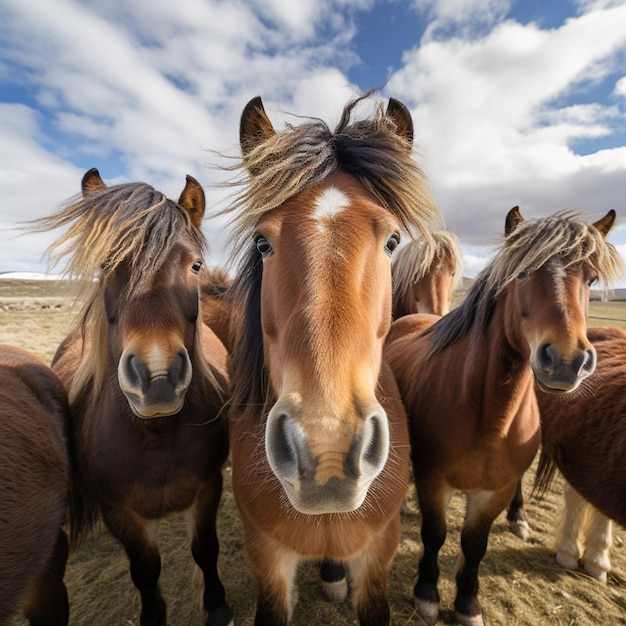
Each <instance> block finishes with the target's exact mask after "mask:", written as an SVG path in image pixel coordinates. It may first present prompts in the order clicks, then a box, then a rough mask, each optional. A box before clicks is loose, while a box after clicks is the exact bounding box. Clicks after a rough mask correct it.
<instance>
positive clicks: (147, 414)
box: [126, 397, 185, 420]
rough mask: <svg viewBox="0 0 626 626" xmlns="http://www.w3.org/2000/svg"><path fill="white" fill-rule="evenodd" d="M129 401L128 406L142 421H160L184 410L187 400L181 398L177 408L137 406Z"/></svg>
mask: <svg viewBox="0 0 626 626" xmlns="http://www.w3.org/2000/svg"><path fill="white" fill-rule="evenodd" d="M126 399H127V400H128V405H129V406H130V408H131V410H132V412H133V413H134V414H135V415H136V416H137V417H138V418H139V419H142V420H150V419H158V418H159V417H171V416H172V415H176V413H179V412H180V410H181V409H182V408H183V403H184V401H185V398H184V397H183V398H181V399H180V402H179V403H178V404H177V405H176V406H171V407H170V406H161V405H139V406H138V405H137V403H135V402H133V400H131V399H130V398H128V397H127V398H126Z"/></svg>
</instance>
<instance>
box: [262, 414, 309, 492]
mask: <svg viewBox="0 0 626 626" xmlns="http://www.w3.org/2000/svg"><path fill="white" fill-rule="evenodd" d="M303 446H304V447H306V444H305V442H304V433H303V432H302V430H301V429H300V427H299V426H298V424H297V423H296V422H295V421H294V420H293V419H291V417H290V416H289V415H287V414H286V413H281V414H279V415H273V416H270V417H269V418H268V422H267V431H266V435H265V448H266V451H267V458H268V461H269V463H270V467H271V468H272V470H273V471H274V473H275V474H276V475H277V476H280V477H282V478H286V479H292V480H293V479H294V478H296V476H298V474H301V473H303V472H306V471H307V470H308V471H310V469H311V468H310V467H308V465H309V464H308V463H307V462H306V455H302V454H298V450H299V448H302V447H303ZM301 457H304V458H301Z"/></svg>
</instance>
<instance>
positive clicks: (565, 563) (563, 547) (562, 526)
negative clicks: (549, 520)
mask: <svg viewBox="0 0 626 626" xmlns="http://www.w3.org/2000/svg"><path fill="white" fill-rule="evenodd" d="M586 507H587V503H586V502H585V500H584V499H583V497H582V496H581V495H580V494H579V493H578V492H577V491H576V490H575V489H574V488H572V487H571V486H570V484H569V483H568V482H565V484H564V485H563V509H562V511H561V520H560V523H559V524H558V527H557V535H556V562H557V563H558V564H559V565H560V566H561V567H562V568H563V569H568V570H574V571H575V570H577V569H578V560H579V559H580V556H581V549H580V541H579V537H580V535H581V529H582V527H583V525H584V517H585V511H586Z"/></svg>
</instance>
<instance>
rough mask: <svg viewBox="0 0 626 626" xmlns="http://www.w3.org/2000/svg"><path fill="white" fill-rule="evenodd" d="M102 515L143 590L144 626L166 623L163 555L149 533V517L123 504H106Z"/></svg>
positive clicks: (131, 575)
mask: <svg viewBox="0 0 626 626" xmlns="http://www.w3.org/2000/svg"><path fill="white" fill-rule="evenodd" d="M102 517H103V519H104V522H105V524H106V525H107V528H108V529H109V531H110V532H111V534H112V535H113V536H114V537H115V538H116V539H117V540H118V541H119V542H120V543H121V544H122V546H124V550H125V551H126V555H127V556H128V560H129V562H130V577H131V579H132V581H133V584H134V585H135V587H136V588H137V590H138V591H139V593H140V594H141V618H140V624H141V626H165V624H166V617H165V600H163V596H162V595H161V590H160V589H159V585H158V583H159V576H160V574H161V557H160V555H159V549H158V547H157V545H156V544H155V543H154V541H152V539H151V538H150V536H149V534H148V530H147V528H146V526H147V522H146V520H144V519H143V518H142V517H140V516H138V515H136V514H135V513H133V512H132V511H128V510H125V509H120V508H116V509H111V508H106V509H105V508H104V507H103V509H102Z"/></svg>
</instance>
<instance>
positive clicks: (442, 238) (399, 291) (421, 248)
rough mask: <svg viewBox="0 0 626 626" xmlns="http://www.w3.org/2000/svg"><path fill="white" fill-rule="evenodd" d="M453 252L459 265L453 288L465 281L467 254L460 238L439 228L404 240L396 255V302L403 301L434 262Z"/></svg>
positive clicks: (452, 259)
mask: <svg viewBox="0 0 626 626" xmlns="http://www.w3.org/2000/svg"><path fill="white" fill-rule="evenodd" d="M446 256H449V257H450V259H451V261H452V266H453V267H454V268H455V269H456V273H455V275H454V283H453V285H452V289H453V290H454V289H456V288H457V287H459V286H460V284H461V281H462V273H461V272H462V267H463V257H462V255H461V248H460V246H459V239H458V237H457V236H456V235H455V234H454V233H451V232H449V231H447V230H436V231H433V232H432V233H430V237H428V238H426V239H425V238H423V237H419V238H417V239H412V240H411V241H409V242H408V243H406V244H404V245H403V246H402V247H401V248H400V249H399V250H398V251H397V252H396V253H395V255H394V257H393V261H392V265H391V273H392V277H393V303H394V308H395V306H396V304H397V303H398V302H399V301H401V300H402V299H403V298H404V296H405V294H406V293H407V292H408V291H409V290H410V289H411V288H412V287H413V285H414V284H415V283H416V282H418V281H419V280H421V279H422V278H424V276H426V273H427V272H428V271H429V270H430V268H431V266H432V264H433V262H434V261H435V260H437V259H443V258H445V257H446Z"/></svg>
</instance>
